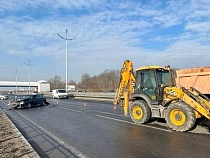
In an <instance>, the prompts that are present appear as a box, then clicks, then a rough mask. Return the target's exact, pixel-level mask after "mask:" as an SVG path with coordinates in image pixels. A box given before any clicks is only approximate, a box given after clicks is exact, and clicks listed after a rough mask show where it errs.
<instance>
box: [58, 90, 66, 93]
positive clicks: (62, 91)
mask: <svg viewBox="0 0 210 158" xmlns="http://www.w3.org/2000/svg"><path fill="white" fill-rule="evenodd" d="M58 92H59V93H66V91H65V90H58Z"/></svg>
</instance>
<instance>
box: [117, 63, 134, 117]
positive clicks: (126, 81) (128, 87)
mask: <svg viewBox="0 0 210 158" xmlns="http://www.w3.org/2000/svg"><path fill="white" fill-rule="evenodd" d="M135 82H136V80H135V76H134V74H133V63H132V62H131V61H129V60H125V61H124V64H123V67H122V69H121V72H120V82H119V86H118V88H117V91H116V95H115V99H114V100H113V104H114V105H118V104H119V103H120V101H121V97H122V96H124V106H126V107H127V106H128V98H129V97H130V96H131V95H132V94H133V91H134V90H133V83H135ZM125 113H126V112H125Z"/></svg>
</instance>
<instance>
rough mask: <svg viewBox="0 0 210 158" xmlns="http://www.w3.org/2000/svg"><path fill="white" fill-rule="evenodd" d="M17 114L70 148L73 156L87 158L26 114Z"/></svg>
mask: <svg viewBox="0 0 210 158" xmlns="http://www.w3.org/2000/svg"><path fill="white" fill-rule="evenodd" d="M18 114H19V115H21V117H23V118H24V119H26V120H27V121H29V122H31V123H32V124H33V125H34V126H36V127H37V128H39V129H40V130H41V131H43V132H44V133H46V134H47V135H49V136H50V137H51V138H53V139H54V140H56V141H57V142H58V143H59V144H61V145H62V146H64V147H65V148H67V149H68V150H70V151H71V152H72V153H73V154H74V155H75V156H77V157H79V158H88V156H86V155H84V154H82V153H81V152H80V151H79V150H77V149H75V148H74V147H73V146H70V145H69V144H67V143H66V142H64V141H63V140H62V139H60V138H58V137H57V136H55V135H54V134H52V133H50V132H49V131H47V130H46V129H44V128H42V127H41V126H39V125H38V124H36V123H35V122H34V121H32V120H30V119H29V118H28V117H26V116H24V115H22V114H20V113H18Z"/></svg>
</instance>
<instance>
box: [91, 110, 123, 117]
mask: <svg viewBox="0 0 210 158" xmlns="http://www.w3.org/2000/svg"><path fill="white" fill-rule="evenodd" d="M90 111H93V112H98V113H101V114H109V115H115V116H123V115H118V114H114V113H110V112H103V111H98V110H90Z"/></svg>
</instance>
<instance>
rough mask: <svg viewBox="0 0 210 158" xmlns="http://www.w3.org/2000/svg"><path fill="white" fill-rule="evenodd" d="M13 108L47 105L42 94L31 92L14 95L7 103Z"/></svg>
mask: <svg viewBox="0 0 210 158" xmlns="http://www.w3.org/2000/svg"><path fill="white" fill-rule="evenodd" d="M9 104H10V105H11V106H12V107H13V108H31V107H35V106H43V105H48V104H49V103H48V102H47V100H46V98H45V97H43V95H42V94H39V93H32V94H27V95H23V96H15V98H14V100H13V101H11V102H10V103H9Z"/></svg>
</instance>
